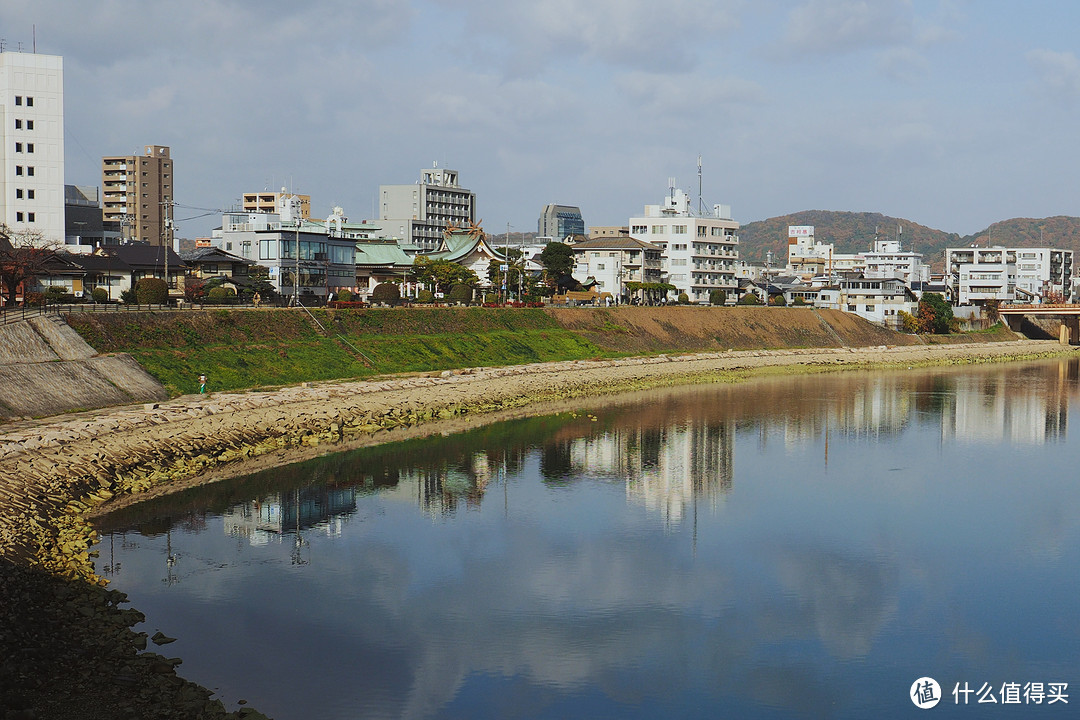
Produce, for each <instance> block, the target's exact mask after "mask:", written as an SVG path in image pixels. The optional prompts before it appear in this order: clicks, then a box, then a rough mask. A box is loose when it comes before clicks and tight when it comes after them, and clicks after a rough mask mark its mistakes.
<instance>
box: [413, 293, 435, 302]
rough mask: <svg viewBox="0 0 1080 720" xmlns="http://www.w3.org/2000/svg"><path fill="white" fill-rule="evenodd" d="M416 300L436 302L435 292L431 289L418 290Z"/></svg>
mask: <svg viewBox="0 0 1080 720" xmlns="http://www.w3.org/2000/svg"><path fill="white" fill-rule="evenodd" d="M416 302H418V303H431V302H435V293H433V292H431V291H430V290H418V291H417V293H416Z"/></svg>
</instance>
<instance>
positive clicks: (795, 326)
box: [545, 307, 920, 353]
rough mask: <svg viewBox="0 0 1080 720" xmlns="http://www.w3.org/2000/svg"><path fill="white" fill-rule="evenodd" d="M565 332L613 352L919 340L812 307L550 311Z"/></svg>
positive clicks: (894, 342)
mask: <svg viewBox="0 0 1080 720" xmlns="http://www.w3.org/2000/svg"><path fill="white" fill-rule="evenodd" d="M545 312H547V313H548V314H550V315H551V316H552V317H554V318H555V319H556V321H557V322H558V323H559V324H560V325H562V326H563V327H565V328H567V329H569V330H573V331H575V332H579V333H581V334H582V335H584V336H586V337H587V338H588V339H589V340H591V341H592V342H594V343H596V344H597V345H599V346H600V347H602V348H604V349H606V350H609V351H613V352H626V353H650V352H666V351H679V350H686V351H691V350H727V349H736V350H750V349H761V348H800V347H842V346H867V345H910V344H917V343H919V342H920V341H919V340H918V338H915V337H912V336H910V335H901V334H899V333H894V332H892V331H891V330H886V329H885V328H882V327H878V326H877V325H873V324H871V323H869V322H867V321H865V320H863V319H862V318H859V317H857V316H855V315H850V314H848V313H843V312H839V311H836V310H814V309H812V308H753V307H747V308H742V307H737V308H710V307H667V308H646V307H618V308H609V309H604V310H600V309H586V308H551V309H548V310H546V311H545Z"/></svg>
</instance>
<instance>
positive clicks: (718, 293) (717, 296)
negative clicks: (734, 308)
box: [709, 288, 727, 305]
mask: <svg viewBox="0 0 1080 720" xmlns="http://www.w3.org/2000/svg"><path fill="white" fill-rule="evenodd" d="M726 302H727V293H726V292H724V291H723V290H720V289H719V288H717V289H715V290H710V291H709V303H710V304H712V305H723V304H724V303H726Z"/></svg>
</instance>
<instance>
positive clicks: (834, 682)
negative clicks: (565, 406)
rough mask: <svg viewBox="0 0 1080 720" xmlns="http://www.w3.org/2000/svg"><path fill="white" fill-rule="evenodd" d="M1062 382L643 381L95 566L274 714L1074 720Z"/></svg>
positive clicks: (206, 679) (186, 519)
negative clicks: (934, 695) (690, 384)
mask: <svg viewBox="0 0 1080 720" xmlns="http://www.w3.org/2000/svg"><path fill="white" fill-rule="evenodd" d="M1077 376H1078V368H1077V363H1076V361H1052V362H1042V363H1035V364H1024V365H1008V366H996V367H992V368H989V369H975V370H971V369H967V370H961V371H949V370H936V371H929V372H909V373H889V374H845V375H835V376H818V377H807V378H797V379H775V380H766V381H760V382H753V383H750V384H746V385H740V386H706V387H694V388H683V389H676V390H664V391H653V392H648V393H641V394H635V395H632V396H626V397H622V398H619V399H617V400H616V401H610V400H609V401H604V402H603V404H600V402H598V403H597V404H596V405H593V406H589V407H583V408H582V409H580V410H578V411H577V412H576V413H563V414H560V415H554V416H549V417H540V418H533V419H528V420H520V421H514V422H509V423H500V424H497V425H493V426H488V427H484V428H480V429H477V430H474V431H472V432H469V433H465V434H461V435H453V436H447V437H438V438H433V439H427V440H419V441H410V442H405V443H398V444H394V445H387V446H382V447H378V448H371V449H366V450H361V451H354V452H350V453H343V454H339V455H334V456H330V457H326V458H322V459H319V460H317V461H313V462H307V463H302V464H297V465H290V466H286V467H281V468H277V469H275V470H273V471H269V472H263V473H260V474H258V475H254V476H249V477H247V478H242V479H239V480H237V481H232V482H230V483H228V484H227V485H225V484H222V485H221V486H219V487H210V488H203V489H199V490H196V491H191V492H188V493H185V494H183V495H180V496H176V497H172V498H167V499H164V500H163V501H160V502H155V503H145V504H142V505H140V506H137V507H135V508H131V509H129V510H128V511H125V512H124V513H123V514H115V515H113V516H111V517H110V518H108V519H107V520H106V521H105V522H104V523H103V529H104V530H105V531H106V534H105V535H104V536H103V542H102V543H101V545H100V546H99V551H100V553H101V556H100V558H99V560H98V569H99V572H101V573H102V574H104V575H106V576H107V577H109V578H110V579H111V581H112V586H113V587H115V588H118V589H121V590H123V591H125V592H127V593H128V594H129V596H130V598H131V603H132V605H133V606H134V607H136V608H138V609H140V610H142V611H143V612H144V613H145V614H146V616H147V622H146V623H145V625H144V626H142V627H141V628H140V629H142V630H145V631H147V632H148V633H150V634H153V633H154V632H155V631H157V630H161V631H163V632H164V633H165V634H167V635H170V636H172V637H176V638H178V640H177V642H175V643H173V644H171V645H167V646H165V647H163V648H161V649H160V650H161V652H162V653H163V654H165V655H167V656H179V657H181V658H183V660H184V662H183V665H182V666H181V667H180V670H181V672H182V674H184V675H185V676H186V677H188V678H190V679H192V680H195V681H197V682H200V683H202V684H204V685H206V686H207V687H210V688H212V689H215V690H217V692H218V696H219V697H221V698H222V699H223V700H224V701H225V702H226V704H227V705H228V706H229V707H236V705H235V703H236V701H238V700H240V699H246V700H248V701H250V702H251V704H252V705H254V706H255V707H257V708H259V709H260V710H262V711H263V712H265V713H267V714H268V715H270V716H272V717H275V718H277V720H292V719H302V718H324V719H325V718H330V719H337V718H383V717H387V718H717V717H731V718H788V717H811V718H866V717H879V718H880V717H908V716H917V717H922V716H923V715H921V713H923V712H924V711H923V710H920V709H918V708H916V706H915V705H914V704H913V702H912V700H911V696H910V692H911V685H912V683H913V682H914V681H915V680H916V679H917V678H920V677H923V676H929V677H933V678H935V679H936V680H937V682H938V683H939V684H940V687H941V695H942V696H943V698H942V700H941V703H940V704H939V705H938V706H937V707H936V708H935V709H933V710H932V711H929V712H930V714H929V715H926V717H970V718H976V717H987V716H989V717H1010V718H1025V717H1047V718H1057V717H1060V718H1065V717H1075V716H1076V715H1075V709H1076V708H1077V706H1078V705H1080V622H1078V613H1077V610H1078V608H1080V601H1078V599H1077V598H1078V597H1080V494H1078V492H1077V487H1078V473H1077V459H1078V457H1080V453H1078V450H1080V437H1078V436H1080V433H1078V432H1077V430H1076V429H1073V428H1070V427H1069V419H1070V415H1072V416H1073V417H1080V415H1076V413H1078V412H1080V410H1078V408H1077V402H1078V392H1080V389H1078V379H1077ZM965 683H966V685H965ZM1011 683H1016V684H1017V685H1018V686H1019V689H1016V693H1017V694H1016V695H1015V697H1018V702H1019V704H1011V703H1010V704H1004V702H1003V701H1004V700H1012V699H1013V698H1014V693H1013V691H1014V689H1015V688H1013V686H1012V685H1011ZM1029 683H1043V689H1044V691H1049V690H1050V689H1051V688H1050V684H1051V683H1068V686H1067V687H1066V688H1061V687H1060V686H1058V691H1059V693H1058V694H1060V693H1061V692H1064V693H1065V694H1068V695H1070V696H1072V695H1074V693H1075V697H1069V698H1068V700H1069V704H1068V705H1066V704H1064V703H1063V702H1060V701H1059V702H1056V703H1054V704H1049V701H1050V700H1051V697H1050V693H1049V692H1046V697H1045V698H1044V699H1043V702H1042V704H1041V705H1035V704H1034V698H1035V697H1036V695H1033V694H1030V693H1031V692H1032V691H1037V690H1038V686H1034V685H1028V684H1029ZM958 684H959V687H958ZM1025 685H1027V690H1028V693H1027V694H1025V693H1024V692H1023V689H1024V686H1025ZM965 687H966V688H969V689H970V690H971V691H972V692H971V693H970V694H969V695H967V698H968V705H966V706H965V705H964V704H963V701H964V698H965V694H964V693H963V692H962V691H963V690H964V688H965ZM954 690H958V693H957V694H956V695H954ZM989 690H992V693H993V694H992V695H990V694H989V692H988V691H989ZM979 691H982V699H984V700H986V699H987V698H988V697H994V698H995V699H996V700H997V704H994V705H991V704H988V703H985V702H984V703H982V704H979V703H978V700H979V699H980V694H979ZM957 700H959V704H957Z"/></svg>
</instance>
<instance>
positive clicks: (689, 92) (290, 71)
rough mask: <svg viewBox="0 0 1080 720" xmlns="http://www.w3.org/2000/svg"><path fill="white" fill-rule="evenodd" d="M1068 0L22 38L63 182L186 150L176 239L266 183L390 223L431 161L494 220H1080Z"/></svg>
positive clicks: (382, 7) (119, 11)
mask: <svg viewBox="0 0 1080 720" xmlns="http://www.w3.org/2000/svg"><path fill="white" fill-rule="evenodd" d="M1078 26H1080V4H1077V3H1073V2H1068V1H1066V0H1031V1H1030V2H1025V3H1018V2H1011V1H1008V0H666V1H665V2H648V1H647V0H588V1H584V0H577V1H575V0H530V2H517V1H515V0H310V1H308V2H293V1H291V0H290V1H289V2H284V1H282V0H258V1H257V2H256V1H255V0H234V1H232V2H226V1H225V0H188V1H187V2H183V3H156V2H145V0H104V1H103V2H97V3H76V2H74V0H36V2H33V3H4V4H3V6H2V7H0V38H3V39H4V47H5V49H6V50H14V49H16V48H17V47H18V46H19V44H21V45H22V48H23V50H24V51H29V50H30V49H31V48H32V47H33V43H34V41H35V38H36V47H37V51H38V52H41V53H48V54H55V55H62V56H63V57H64V93H65V97H64V104H65V163H66V167H65V175H66V177H65V182H67V183H68V184H80V185H100V183H101V175H100V172H101V171H100V161H101V157H102V156H105V155H119V154H141V153H142V151H143V146H145V145H150V144H156V145H167V146H169V147H170V148H171V154H172V158H173V162H174V166H175V175H176V182H175V185H176V201H177V203H178V205H179V207H178V209H177V212H176V218H177V220H178V232H177V234H178V236H180V237H196V236H203V235H206V234H208V233H209V231H210V229H211V228H213V227H215V226H217V225H219V224H220V216H219V215H218V213H217V212H216V211H219V210H221V209H228V208H231V207H235V206H236V205H237V204H238V202H239V199H240V197H241V195H242V194H243V193H245V192H254V191H261V190H277V189H280V188H281V187H288V188H289V190H291V191H293V192H298V193H303V194H308V195H311V198H312V215H313V216H316V217H325V216H326V215H328V214H329V213H330V210H331V208H332V207H334V206H341V207H343V208H344V209H345V213H346V215H347V216H348V217H349V219H350V220H351V221H359V220H363V219H373V218H375V217H377V216H376V214H375V213H376V210H375V202H376V197H377V194H378V188H379V185H380V184H408V183H414V182H416V181H417V180H418V179H419V177H420V171H421V169H422V168H428V167H431V166H432V164H433V163H435V162H437V163H438V164H439V166H440V167H446V168H450V169H453V170H457V171H458V173H459V180H460V182H461V185H462V186H463V187H466V188H469V189H471V190H473V191H474V192H475V193H476V195H477V215H478V218H479V219H481V220H482V221H483V225H484V228H485V229H486V230H487V231H488V232H491V233H502V232H505V231H506V228H507V227H508V226H509V227H510V229H511V231H512V232H521V231H524V232H535V231H536V226H537V218H538V217H539V215H540V212H541V210H542V208H543V206H544V205H545V204H547V203H561V204H567V205H576V206H579V207H580V208H581V211H582V214H583V216H584V218H585V223H586V225H588V226H597V225H625V224H627V221H628V219H629V218H630V217H632V216H636V215H640V214H641V213H642V211H643V206H644V205H646V204H656V203H659V202H660V201H661V199H662V198H663V196H664V195H665V194H666V192H667V189H668V183H669V179H670V178H674V179H675V184H676V186H678V187H680V188H682V189H684V190H686V191H687V192H688V194H689V195H690V196H691V197H692V198H694V199H695V204H696V198H697V197H698V178H697V159H698V157H699V156H700V157H701V159H702V178H703V179H702V193H701V197H702V200H703V202H704V203H705V205H706V206H707V207H711V206H712V205H713V204H716V203H722V204H726V205H730V206H731V207H732V215H733V217H734V219H736V220H738V221H740V222H742V223H747V222H752V221H755V220H763V219H766V218H769V217H775V216H777V215H784V214H787V213H792V212H798V211H801V210H847V211H860V212H863V211H865V212H881V213H884V214H886V215H890V216H896V217H902V218H905V219H908V220H911V221H913V222H916V223H920V224H923V225H928V226H930V227H933V228H936V229H940V230H945V231H948V232H957V233H960V234H962V235H963V234H970V233H974V232H976V231H979V230H982V229H984V228H986V227H987V226H988V225H989V224H990V223H992V222H996V221H999V220H1004V219H1008V218H1012V217H1046V216H1052V215H1080V210H1078V209H1077V207H1076V205H1077V202H1076V192H1075V186H1074V183H1073V182H1070V181H1069V180H1068V178H1069V177H1072V176H1073V175H1074V174H1075V169H1076V168H1077V167H1078V165H1080V162H1078V161H1080V143H1077V142H1076V139H1077V134H1078V128H1080V124H1078V123H1077V121H1076V112H1077V109H1078V108H1080V57H1078V52H1080V48H1078V45H1080V41H1078V40H1077V38H1076V34H1075V28H1076V27H1078Z"/></svg>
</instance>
